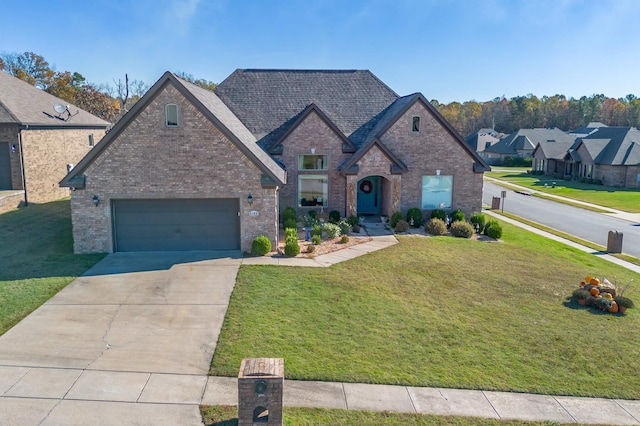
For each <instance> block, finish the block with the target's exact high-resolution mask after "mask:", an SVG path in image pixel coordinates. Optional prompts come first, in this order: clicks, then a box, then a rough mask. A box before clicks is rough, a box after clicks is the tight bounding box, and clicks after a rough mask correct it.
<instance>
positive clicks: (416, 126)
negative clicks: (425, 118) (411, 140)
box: [411, 117, 420, 133]
mask: <svg viewBox="0 0 640 426" xmlns="http://www.w3.org/2000/svg"><path fill="white" fill-rule="evenodd" d="M411 131H412V132H415V133H419V132H420V117H413V120H412V121H411Z"/></svg>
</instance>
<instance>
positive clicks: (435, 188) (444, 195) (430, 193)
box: [422, 176, 453, 210]
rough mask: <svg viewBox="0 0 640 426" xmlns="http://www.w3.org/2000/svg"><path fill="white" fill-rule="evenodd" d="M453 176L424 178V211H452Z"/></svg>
mask: <svg viewBox="0 0 640 426" xmlns="http://www.w3.org/2000/svg"><path fill="white" fill-rule="evenodd" d="M452 193H453V176H422V209H423V210H433V209H450V208H451V199H452Z"/></svg>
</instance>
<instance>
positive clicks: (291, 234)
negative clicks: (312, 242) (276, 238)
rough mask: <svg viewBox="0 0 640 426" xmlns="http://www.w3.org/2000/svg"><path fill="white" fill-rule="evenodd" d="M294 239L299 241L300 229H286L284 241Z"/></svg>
mask: <svg viewBox="0 0 640 426" xmlns="http://www.w3.org/2000/svg"><path fill="white" fill-rule="evenodd" d="M290 238H293V239H296V240H297V239H298V229H297V228H284V239H285V241H286V240H288V239H290Z"/></svg>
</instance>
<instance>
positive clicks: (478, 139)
mask: <svg viewBox="0 0 640 426" xmlns="http://www.w3.org/2000/svg"><path fill="white" fill-rule="evenodd" d="M506 136H508V135H506V134H504V133H500V132H496V131H495V130H494V129H480V130H478V131H477V132H475V133H472V134H470V135H469V136H467V137H466V138H465V139H464V140H465V142H467V144H468V145H469V146H470V147H471V149H473V150H474V151H475V152H477V153H478V154H479V155H480V157H482V158H485V153H484V151H485V149H487V148H489V147H491V146H493V145H495V144H497V143H498V142H500V139H502V138H505V137H506Z"/></svg>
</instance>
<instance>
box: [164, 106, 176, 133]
mask: <svg viewBox="0 0 640 426" xmlns="http://www.w3.org/2000/svg"><path fill="white" fill-rule="evenodd" d="M164 114H165V117H166V125H167V127H178V105H176V104H168V105H165V106H164Z"/></svg>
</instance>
